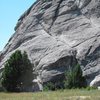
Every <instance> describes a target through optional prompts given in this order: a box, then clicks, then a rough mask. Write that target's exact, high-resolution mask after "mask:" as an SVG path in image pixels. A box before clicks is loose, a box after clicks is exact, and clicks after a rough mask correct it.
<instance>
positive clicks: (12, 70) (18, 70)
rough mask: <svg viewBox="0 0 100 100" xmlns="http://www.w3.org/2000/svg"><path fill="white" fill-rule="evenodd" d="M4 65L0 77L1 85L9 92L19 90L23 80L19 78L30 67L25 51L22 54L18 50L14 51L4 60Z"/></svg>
mask: <svg viewBox="0 0 100 100" xmlns="http://www.w3.org/2000/svg"><path fill="white" fill-rule="evenodd" d="M4 67H5V68H4V71H3V73H2V79H1V84H2V86H3V87H4V89H5V90H6V91H9V92H17V91H20V88H21V84H22V83H23V82H22V81H21V80H19V78H20V77H21V76H22V75H23V74H24V73H25V72H26V71H27V70H30V68H31V63H30V61H29V59H28V56H27V54H26V52H24V53H23V54H22V53H21V51H19V50H17V51H15V53H13V54H12V55H11V56H10V58H9V59H8V60H7V61H6V63H5V66H4ZM23 84H24V83H23Z"/></svg>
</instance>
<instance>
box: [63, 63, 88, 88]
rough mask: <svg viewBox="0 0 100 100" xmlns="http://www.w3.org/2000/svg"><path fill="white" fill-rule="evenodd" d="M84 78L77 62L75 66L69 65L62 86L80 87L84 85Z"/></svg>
mask: <svg viewBox="0 0 100 100" xmlns="http://www.w3.org/2000/svg"><path fill="white" fill-rule="evenodd" d="M85 85H86V80H85V78H84V77H83V76H82V70H81V68H80V65H79V64H77V65H76V66H75V67H70V68H69V70H68V71H67V72H65V80H64V87H65V88H68V89H71V88H81V87H85Z"/></svg>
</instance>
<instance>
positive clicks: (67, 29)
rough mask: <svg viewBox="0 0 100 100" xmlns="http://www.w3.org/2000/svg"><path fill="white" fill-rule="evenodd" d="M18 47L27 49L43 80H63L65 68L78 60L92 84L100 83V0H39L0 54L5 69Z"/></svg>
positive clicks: (17, 26)
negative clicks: (7, 61)
mask: <svg viewBox="0 0 100 100" xmlns="http://www.w3.org/2000/svg"><path fill="white" fill-rule="evenodd" d="M17 49H20V50H22V51H24V50H25V51H27V53H28V56H29V59H30V60H31V62H32V63H33V65H34V67H33V73H36V76H37V77H39V78H40V79H41V80H42V82H43V83H46V82H49V81H53V82H57V83H59V82H61V81H62V79H63V77H64V76H63V74H64V71H65V70H67V69H68V67H69V66H73V65H75V64H76V63H77V62H78V63H79V64H80V65H81V68H82V71H83V75H84V76H85V77H86V79H87V83H88V85H90V84H92V85H95V84H96V86H99V85H100V80H99V78H100V77H99V76H100V0H37V1H36V2H35V3H34V4H33V5H32V6H31V7H30V8H29V9H28V10H27V11H26V12H25V13H24V14H23V15H22V16H21V17H20V18H19V20H18V23H17V25H16V27H15V33H14V34H13V36H12V37H11V38H10V40H9V41H8V43H7V45H6V46H5V48H4V49H3V51H2V54H0V66H1V68H0V69H1V70H2V69H3V65H4V63H5V61H6V60H7V59H8V58H9V56H10V55H11V54H12V53H13V52H14V51H15V50H17ZM33 80H34V79H33ZM97 80H98V81H97Z"/></svg>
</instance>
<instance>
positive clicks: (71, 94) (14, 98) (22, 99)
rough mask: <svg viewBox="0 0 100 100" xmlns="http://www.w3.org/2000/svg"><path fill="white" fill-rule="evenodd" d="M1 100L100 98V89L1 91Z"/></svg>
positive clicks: (85, 99) (97, 99) (98, 99)
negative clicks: (33, 91) (32, 91)
mask: <svg viewBox="0 0 100 100" xmlns="http://www.w3.org/2000/svg"><path fill="white" fill-rule="evenodd" d="M0 100H100V90H84V89H83V90H82V89H72V90H59V91H46V92H36V93H27V92H26V93H3V92H1V93H0Z"/></svg>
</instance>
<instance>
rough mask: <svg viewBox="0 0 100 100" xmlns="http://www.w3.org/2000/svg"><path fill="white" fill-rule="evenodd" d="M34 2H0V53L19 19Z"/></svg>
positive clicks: (28, 0) (33, 0)
mask: <svg viewBox="0 0 100 100" xmlns="http://www.w3.org/2000/svg"><path fill="white" fill-rule="evenodd" d="M34 2H35V0H0V51H1V50H2V49H3V48H4V46H5V45H6V43H7V42H8V40H9V38H10V37H11V35H12V34H13V33H14V27H15V25H16V23H17V20H18V19H19V17H20V16H21V15H22V14H23V13H24V11H25V10H27V9H28V8H29V7H30V6H31V5H32V4H33V3H34Z"/></svg>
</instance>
